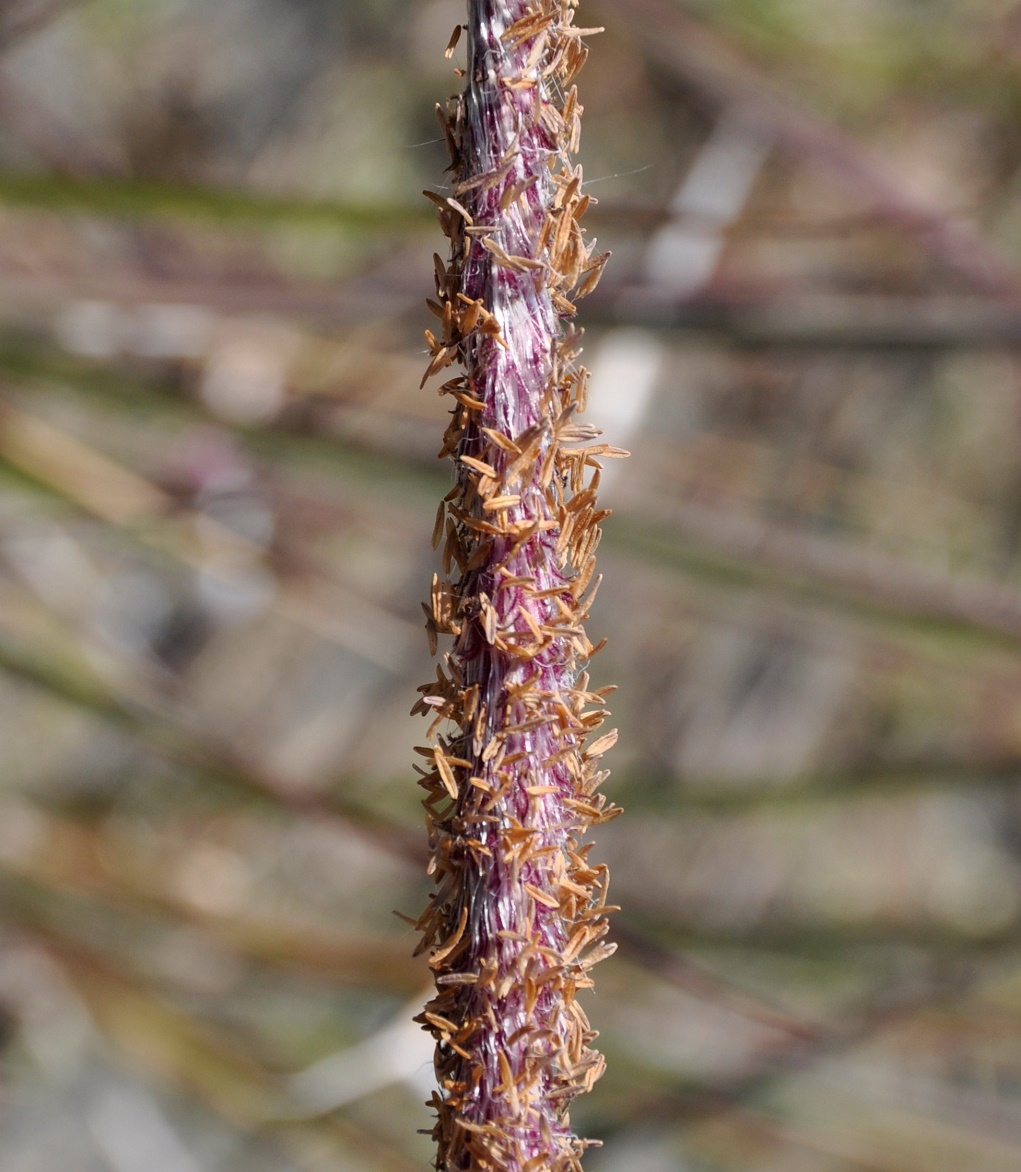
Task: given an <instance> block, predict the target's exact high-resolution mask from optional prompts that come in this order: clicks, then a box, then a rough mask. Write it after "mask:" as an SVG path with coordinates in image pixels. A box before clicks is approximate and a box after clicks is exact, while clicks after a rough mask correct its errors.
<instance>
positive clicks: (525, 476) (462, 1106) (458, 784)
mask: <svg viewBox="0 0 1021 1172" xmlns="http://www.w3.org/2000/svg"><path fill="white" fill-rule="evenodd" d="M468 7H469V21H468V26H467V28H468V71H467V76H468V84H467V89H466V92H465V94H464V95H463V97H462V98H461V99H459V100H458V101H456V102H455V103H454V105H453V107H452V109H451V111H450V114H449V116H448V117H444V119H443V122H444V130H445V133H446V135H447V138H448V143H449V145H450V147H451V155H452V167H451V170H452V172H453V174H454V177H455V180H456V185H455V187H454V195H453V196H452V197H449V198H447V199H443V198H441V197H433V198H434V199H435V201H436V202H437V203H438V204H439V205H440V220H441V224H442V225H443V227H444V230H445V231H446V233H447V235H448V236H449V237H450V240H451V261H450V264H449V267H447V266H444V265H443V263H442V261H439V260H437V289H438V301H437V302H434V303H432V308H433V310H434V312H436V314H437V316H438V317H439V318H440V320H441V322H442V324H443V332H442V337H441V338H436V337H434V336H433V335H432V334H431V333H427V340H428V341H429V343H430V348H431V350H432V354H433V359H432V362H431V363H430V367H429V370H428V371H427V377H428V375H429V374H432V373H435V372H436V371H438V370H441V369H443V368H444V367H446V366H447V365H450V364H451V363H452V362H454V361H455V360H459V361H460V362H461V364H462V365H463V367H464V370H465V373H464V375H463V376H460V377H457V378H454V379H452V380H450V381H449V382H447V383H445V384H444V386H443V387H442V388H441V393H448V394H451V395H453V396H454V398H455V401H456V404H457V405H456V406H455V407H454V409H453V412H452V420H451V424H450V427H449V428H448V430H447V435H446V441H445V445H444V451H443V453H441V454H444V455H445V454H449V455H451V456H452V457H453V459H454V460H455V464H456V485H455V488H454V489H453V491H452V492H451V493H450V494H448V497H447V500H446V502H445V503H446V510H445V514H444V513H443V512H441V516H440V518H439V524H438V531H437V535H438V536H442V535H443V533H444V532H445V534H446V544H445V548H444V569H445V572H448V573H449V572H450V570H451V569H452V567H453V566H455V565H456V567H457V571H458V574H457V577H456V579H455V580H454V581H452V582H441V581H440V580H439V579H436V580H434V584H433V592H432V600H431V606H430V607H428V608H427V616H428V618H427V626H428V627H429V629H430V635H431V637H432V638H433V639H435V633H436V632H437V631H442V632H444V633H448V634H452V635H453V636H454V640H455V641H454V646H453V649H452V650H451V651H450V652H448V653H447V654H446V655H445V656H444V660H445V667H444V668H440V669H439V671H438V673H437V681H436V682H435V683H433V684H430V685H426V686H425V687H424V688H422V689H421V691H422V692H423V698H422V700H420V702H419V704H418V705H416V708H417V709H418V710H420V711H430V710H431V711H432V712H433V713H434V714H435V715H436V717H437V719H436V722H435V723H434V726H433V731H435V730H436V728H437V727H438V726H439V725H440V724H442V723H443V722H444V721H452V722H453V725H454V731H453V735H452V736H450V737H446V738H445V737H443V736H439V737H437V738H436V742H435V744H434V745H433V746H432V747H431V748H427V749H423V750H421V751H422V753H423V754H424V755H426V756H428V757H430V758H431V763H432V766H433V768H432V769H431V771H428V772H427V771H425V770H423V771H422V772H423V785H424V786H425V788H426V790H427V791H428V797H427V798H426V801H425V806H426V809H427V812H428V815H429V820H430V833H431V845H432V849H433V860H432V863H431V866H430V870H431V872H432V873H433V874H434V878H435V881H436V884H437V891H436V893H435V894H434V896H433V898H432V901H431V903H430V906H429V908H428V909H427V910H426V912H425V913H424V915H423V916H422V919H421V921H420V926H421V928H422V930H423V932H424V939H423V945H422V947H423V948H429V949H431V951H432V955H431V960H430V964H431V965H432V967H433V969H434V971H435V972H436V984H437V995H436V997H435V998H434V999H433V1001H432V1002H431V1003H430V1004H429V1006H427V1008H426V1010H425V1012H424V1014H423V1015H422V1018H421V1019H420V1020H422V1021H423V1022H424V1024H426V1025H427V1026H428V1027H429V1028H430V1029H431V1030H432V1032H433V1033H434V1035H435V1037H436V1039H437V1054H436V1069H437V1074H438V1077H439V1081H440V1090H439V1092H438V1093H437V1095H436V1096H435V1098H434V1106H435V1107H436V1111H437V1123H436V1127H435V1137H436V1140H437V1161H436V1166H437V1168H439V1169H442V1170H446V1172H454V1170H457V1172H466V1170H475V1169H479V1170H482V1169H487V1170H488V1169H492V1170H496V1169H500V1170H502V1172H539V1170H540V1169H541V1170H543V1172H546V1170H549V1172H562V1170H567V1169H580V1166H581V1165H580V1155H581V1153H582V1152H583V1151H584V1149H585V1147H586V1146H587V1143H586V1141H584V1140H579V1139H578V1138H577V1137H575V1136H574V1134H573V1133H572V1131H571V1126H570V1121H569V1118H568V1111H567V1108H568V1106H569V1103H570V1101H571V1100H572V1099H573V1098H574V1097H575V1096H576V1095H578V1094H580V1093H581V1092H582V1091H585V1090H588V1089H589V1088H590V1087H591V1085H592V1083H593V1082H594V1081H595V1080H596V1079H597V1078H598V1077H599V1075H600V1074H601V1073H602V1068H603V1060H602V1057H601V1056H600V1055H598V1054H597V1053H595V1052H594V1051H593V1050H591V1049H589V1047H588V1043H589V1042H590V1041H591V1040H592V1039H593V1038H594V1036H595V1035H594V1033H593V1032H592V1031H591V1029H590V1028H589V1024H588V1021H587V1019H586V1017H585V1014H584V1012H583V1010H582V1009H581V1007H580V1006H579V1005H578V1002H577V1000H576V994H577V991H578V990H579V989H582V988H587V987H589V986H590V985H591V979H590V977H589V975H588V970H589V969H590V968H591V966H592V965H593V964H594V963H595V962H596V961H597V960H599V959H601V958H602V957H603V956H605V955H607V954H608V952H609V951H612V948H610V946H607V945H605V944H599V943H598V941H599V940H600V939H601V938H602V936H603V935H604V934H605V932H606V920H605V913H606V908H605V887H606V884H605V870H604V869H603V868H600V867H596V866H592V865H590V864H589V863H588V862H587V858H586V855H587V850H588V848H587V847H582V846H580V845H579V844H580V840H581V836H582V835H583V834H584V832H585V831H586V830H587V829H588V828H589V827H590V826H591V825H592V824H594V823H596V822H600V821H604V820H606V819H607V818H609V817H611V816H612V815H613V814H614V813H616V811H615V810H612V809H608V808H606V806H605V800H604V799H603V797H602V796H601V795H597V794H596V793H595V789H596V786H597V785H598V784H599V782H600V781H601V780H602V777H603V776H604V775H603V774H602V773H600V772H598V771H597V768H596V763H597V761H598V758H599V756H600V755H601V753H602V752H603V751H604V750H605V749H606V748H608V747H609V745H610V744H611V743H612V740H613V739H614V735H613V734H610V735H608V736H605V737H602V738H600V739H599V740H598V741H597V742H595V743H594V744H593V745H591V746H589V747H588V748H587V749H585V748H584V747H583V743H584V741H585V739H586V737H587V736H588V734H589V733H590V732H591V731H593V730H594V729H595V728H597V727H598V726H599V725H600V724H601V722H602V720H603V717H604V713H603V712H602V711H601V705H602V698H601V694H599V693H592V692H590V691H589V690H588V679H587V676H585V675H584V674H582V666H583V665H584V663H585V662H586V661H587V660H588V658H589V657H590V656H591V654H592V653H593V650H594V649H593V647H592V645H591V644H590V642H589V641H588V638H587V637H586V635H585V632H584V630H583V629H582V626H581V623H582V621H583V619H585V618H586V617H587V613H586V612H587V608H588V606H589V605H590V602H591V598H592V594H593V592H594V591H591V590H589V586H590V583H592V581H593V575H594V554H595V549H596V546H597V544H598V539H599V529H598V522H599V521H600V520H601V519H602V517H604V516H605V515H606V514H605V512H599V511H597V509H596V507H595V488H596V486H597V483H598V476H599V464H598V461H597V459H596V457H597V456H599V455H604V456H606V455H617V454H620V453H618V452H616V450H614V449H610V448H607V447H606V446H605V445H597V446H589V447H580V448H579V447H574V448H570V449H569V448H567V447H565V446H564V445H565V444H569V443H570V444H577V443H579V442H580V441H585V440H589V439H591V438H593V437H594V435H595V434H597V433H596V432H595V429H593V428H590V427H585V426H582V425H579V424H577V423H576V422H574V419H573V417H574V415H575V413H576V411H577V410H578V409H579V408H581V407H582V406H583V405H584V392H585V374H584V371H583V370H581V369H580V368H575V367H574V366H573V359H574V352H573V346H574V342H575V339H576V336H574V335H572V336H565V332H564V329H563V325H562V321H563V319H564V318H565V317H568V316H570V315H571V314H572V313H573V310H574V307H573V305H571V303H570V302H569V301H567V299H566V293H567V292H568V291H570V290H571V289H573V288H575V287H576V286H577V287H578V291H579V294H580V293H584V292H587V291H589V289H590V288H592V287H594V285H595V283H596V280H597V279H598V275H599V272H600V271H601V268H602V264H603V262H604V260H605V257H599V258H596V259H593V258H592V255H591V246H589V245H587V244H586V242H585V240H584V237H583V233H582V230H581V228H580V226H579V224H578V220H579V219H580V217H581V215H583V214H584V211H585V208H586V206H587V204H588V202H589V201H588V199H587V197H585V196H583V195H582V194H581V173H580V170H578V171H576V170H575V169H574V168H573V167H572V166H571V165H570V163H569V161H568V158H567V155H568V152H569V150H571V149H573V148H574V147H575V146H576V144H577V138H578V117H579V116H580V113H581V108H580V106H578V104H577V96H576V92H575V91H574V89H573V87H572V88H569V87H570V82H571V80H572V79H573V76H574V75H575V74H576V73H577V71H578V69H580V67H581V65H582V64H583V62H584V57H585V50H584V48H583V47H582V44H581V39H580V36H579V35H578V30H576V29H574V27H573V25H572V23H571V21H572V17H573V9H574V4H573V3H570V2H569V0H540V2H538V3H537V2H536V0H532V2H531V3H528V2H527V0H470V2H469V6H468ZM554 94H558V95H562V97H561V98H560V100H559V101H558V102H556V103H555V102H554V100H553V95H554ZM589 469H591V475H590V479H589V482H588V483H587V484H586V480H585V478H586V476H587V475H589V473H588V471H587V470H589ZM586 591H588V596H587V597H585V595H586ZM593 946H594V947H593Z"/></svg>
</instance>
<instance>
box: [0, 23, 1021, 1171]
mask: <svg viewBox="0 0 1021 1172" xmlns="http://www.w3.org/2000/svg"><path fill="white" fill-rule="evenodd" d="M583 8H584V9H585V18H584V21H583V23H585V24H605V25H606V26H607V31H606V32H605V34H603V35H601V36H600V37H598V38H597V39H594V41H593V45H592V49H593V52H592V57H591V60H590V63H589V65H588V66H587V68H586V72H585V74H584V75H583V77H582V85H581V89H582V100H583V102H584V104H585V106H586V116H585V136H584V143H583V155H582V160H583V162H584V165H585V170H586V176H587V183H588V184H589V185H590V186H591V191H592V194H593V195H594V196H598V198H599V203H598V205H597V206H596V207H594V208H593V210H592V212H591V213H590V215H589V218H588V219H587V221H586V222H587V223H589V224H591V229H590V230H591V232H592V233H593V234H595V235H597V236H598V238H599V241H600V244H601V245H602V246H606V247H610V248H611V249H612V250H613V252H614V254H615V255H614V259H613V261H612V262H611V265H610V267H609V268H608V270H607V274H606V276H605V277H604V279H603V283H602V284H601V286H600V288H599V290H598V291H597V293H596V294H595V295H594V296H593V297H592V298H591V299H590V300H589V301H587V302H585V303H584V305H583V314H582V317H583V324H585V325H586V326H587V330H588V338H587V346H586V351H587V352H586V360H587V361H588V363H589V365H590V366H591V368H592V372H593V384H592V412H591V413H592V416H593V418H594V420H595V421H596V422H601V423H602V425H603V426H604V427H605V428H606V431H607V438H608V440H609V442H611V443H614V444H620V445H623V446H626V447H629V448H631V449H632V450H633V452H634V458H633V459H632V460H630V461H628V462H626V465H624V466H620V467H618V466H613V467H612V468H608V469H607V472H606V480H605V481H604V497H605V499H606V501H607V503H608V504H610V505H611V506H613V507H614V508H615V511H616V516H615V517H614V518H612V519H611V521H610V522H609V524H608V525H607V527H606V536H605V541H604V544H603V549H602V554H601V558H602V561H601V565H602V569H603V572H604V574H605V583H604V585H603V588H602V591H601V594H600V599H599V603H598V605H597V607H596V611H595V614H594V616H593V620H592V623H591V628H590V629H591V632H592V634H593V636H594V637H595V638H598V637H600V636H601V635H603V634H606V635H608V636H609V640H610V641H609V645H608V647H607V649H606V650H605V651H604V652H602V653H601V654H600V655H599V657H598V658H597V659H596V660H595V662H594V664H593V673H594V676H595V677H596V682H597V684H598V685H603V684H607V683H610V682H613V683H616V684H618V685H619V692H618V693H617V694H616V697H615V700H616V703H615V704H614V705H613V707H614V710H615V717H616V719H617V722H618V723H619V725H620V728H621V740H620V745H619V747H618V749H616V750H615V753H614V760H613V761H612V762H611V764H612V765H613V767H614V776H613V778H612V779H611V781H610V783H609V785H610V787H611V788H610V792H611V796H612V797H613V799H614V800H615V801H617V802H619V803H620V804H622V805H623V806H625V808H626V810H627V816H626V817H625V818H622V819H620V820H618V821H617V822H614V823H613V824H612V825H610V826H608V827H606V828H605V831H604V832H603V833H601V834H600V838H599V843H598V847H597V852H598V855H599V857H600V858H602V859H605V860H607V861H609V863H610V865H611V867H612V871H613V883H614V890H613V895H614V897H615V902H617V903H620V904H622V905H623V909H624V910H623V911H622V912H621V913H620V914H619V915H617V916H616V918H615V927H614V931H615V936H616V938H617V940H618V941H619V943H620V946H621V947H620V951H619V953H618V955H617V957H615V958H614V959H613V960H611V961H609V962H607V963H606V964H604V965H602V966H601V971H600V973H599V980H598V987H597V993H596V995H595V996H594V998H593V999H592V1001H591V1004H590V1005H589V1006H588V1007H587V1009H588V1011H589V1013H590V1015H591V1017H592V1018H593V1021H594V1024H595V1025H596V1026H597V1028H599V1029H600V1030H601V1031H602V1039H601V1044H602V1045H603V1047H604V1048H605V1051H606V1053H607V1056H608V1059H609V1073H608V1074H607V1076H606V1077H605V1079H604V1080H603V1082H602V1083H601V1084H599V1086H598V1087H597V1089H596V1091H595V1093H594V1094H593V1095H591V1096H590V1097H589V1098H588V1099H587V1100H585V1101H583V1102H579V1103H578V1105H577V1108H576V1111H575V1118H576V1122H577V1125H578V1127H579V1130H580V1131H581V1132H582V1133H583V1134H588V1135H593V1136H598V1137H600V1138H602V1139H603V1140H604V1141H605V1147H603V1148H602V1149H601V1150H599V1151H594V1152H593V1153H591V1154H590V1156H589V1160H588V1165H589V1166H591V1168H592V1170H593V1172H618V1170H624V1169H628V1170H630V1169H634V1168H637V1169H641V1170H642V1172H663V1170H673V1169H678V1170H684V1172H689V1170H691V1172H694V1170H697V1172H710V1170H711V1172H724V1170H729V1169H733V1170H735V1172H737V1170H741V1172H747V1170H753V1169H754V1170H762V1172H766V1170H767V1169H775V1168H778V1167H783V1168H784V1170H785V1172H839V1170H842V1169H845V1168H846V1169H870V1170H872V1172H915V1170H917V1172H922V1170H925V1172H931V1170H933V1169H938V1170H940V1172H943V1170H947V1172H954V1170H960V1172H977V1170H982V1172H985V1170H989V1172H994V1170H999V1169H1004V1170H1006V1169H1013V1168H1016V1167H1017V1166H1018V1162H1019V1159H1021V1128H1019V1125H1018V1117H1019V1106H1021V1099H1019V1095H1021V1028H1019V1023H1021V800H1019V790H1018V786H1019V782H1021V660H1019V650H1021V560H1019V559H1021V509H1019V507H1018V501H1019V499H1021V377H1019V376H1021V366H1019V357H1018V351H1019V347H1021V276H1019V273H1021V134H1019V122H1018V110H1019V97H1021V90H1019V87H1018V71H1017V61H1018V57H1019V56H1021V8H1018V7H1017V6H1016V5H1014V4H1012V3H1009V2H1008V0H982V2H979V0H972V2H969V3H965V0H940V2H939V3H935V2H927V3H920V2H918V0H912V2H909V0H882V2H878V0H812V2H811V3H808V2H805V0H754V2H749V0H721V2H714V3H705V2H703V0H687V2H685V0H618V2H617V3H614V4H610V3H608V2H606V0H585V4H584V5H583ZM461 11H462V10H461V7H460V5H459V3H458V0H424V2H420V3H417V4H412V3H408V2H407V0H387V2H385V3H384V2H382V0H343V2H338V0H300V2H298V0H218V2H217V3H216V4H215V5H209V4H202V3H199V2H198V0H153V2H152V3H149V4H145V5H140V4H135V3H125V2H124V0H12V2H11V3H10V4H8V5H6V6H4V7H3V11H2V12H0V53H2V56H0V102H2V104H3V107H4V110H5V113H6V117H5V118H4V119H3V122H2V125H0V274H2V277H3V280H2V283H0V672H2V675H0V694H2V700H3V703H2V706H0V737H2V743H3V745H4V754H3V756H4V762H5V769H4V773H3V782H2V785H0V806H2V817H0V935H2V937H3V948H2V949H0V1044H2V1051H0V1062H2V1077H3V1081H4V1095H3V1099H2V1102H0V1167H2V1168H3V1169H4V1172H57V1170H58V1169H59V1170H61V1172H63V1170H64V1169H66V1168H72V1167H73V1168H74V1169H75V1170H76V1172H111V1170H112V1172H152V1170H153V1169H159V1170H160V1172H232V1170H234V1169H241V1168H244V1169H245V1172H258V1170H259V1169H263V1168H264V1169H267V1170H269V1169H274V1170H275V1172H282V1170H285V1169H286V1170H290V1169H295V1170H298V1169H300V1170H306V1169H307V1170H316V1172H326V1170H330V1172H333V1170H339V1169H355V1168H357V1169H360V1170H375V1169H380V1170H383V1169H413V1168H421V1167H423V1166H425V1165H427V1164H428V1162H429V1146H430V1145H429V1142H428V1140H427V1139H426V1138H425V1137H423V1136H421V1135H418V1134H416V1129H418V1128H424V1127H428V1126H429V1118H428V1113H427V1111H426V1109H425V1108H424V1106H423V1105H422V1104H423V1101H424V1099H425V1098H426V1097H427V1094H428V1087H429V1060H430V1059H429V1047H428V1044H427V1041H426V1038H425V1035H424V1034H421V1032H420V1031H418V1030H417V1028H416V1027H414V1026H413V1025H411V1024H410V1018H411V1016H412V1015H413V1013H414V1012H416V1008H417V1006H418V1005H420V1004H421V1002H422V1000H423V998H424V996H425V991H426V988H427V986H428V974H427V973H426V971H425V969H424V966H423V964H422V963H421V961H420V960H416V959H413V958H412V956H411V953H412V951H413V948H414V944H415V937H414V934H413V933H412V932H411V930H410V929H409V928H407V926H406V925H405V924H404V923H403V921H401V920H400V919H398V918H395V917H394V916H393V915H392V914H391V911H392V909H395V908H396V909H398V910H399V911H401V912H403V913H410V914H417V912H418V910H419V909H420V908H421V906H422V904H423V901H424V899H425V895H426V889H427V885H426V883H425V881H424V876H423V865H424V855H425V851H424V847H425V843H424V833H423V831H422V830H421V828H420V810H419V809H418V805H417V802H418V796H417V791H416V788H415V786H414V782H413V774H412V771H411V768H410V766H411V762H412V761H413V746H414V744H415V742H416V740H417V739H418V738H419V737H420V736H421V732H422V730H421V729H420V728H418V727H416V725H415V723H414V722H412V721H410V720H409V718H408V716H407V711H408V709H409V708H410V706H411V704H412V702H413V700H414V696H415V688H416V687H417V685H418V684H419V683H421V682H422V681H424V680H425V679H427V678H428V677H429V676H430V675H431V674H432V671H433V670H434V669H433V667H432V666H431V665H430V663H429V660H428V654H427V648H426V640H425V637H424V632H423V631H422V629H421V625H420V624H421V618H420V609H419V600H420V598H421V597H422V596H423V595H424V593H425V592H426V589H427V584H428V581H429V577H430V575H431V573H432V569H433V554H432V551H431V550H430V547H429V535H430V532H431V530H432V524H433V516H434V512H435V508H436V504H437V502H438V500H439V498H440V497H441V496H442V495H443V493H444V492H445V491H446V488H447V485H448V474H447V472H446V470H445V467H444V466H443V465H441V464H438V463H437V462H436V460H435V453H436V451H437V450H438V448H439V443H440V435H441V432H442V429H443V424H444V416H443V406H442V404H441V402H440V401H439V400H438V399H437V398H436V396H435V395H434V393H433V391H432V389H431V388H426V390H424V391H419V390H418V389H417V388H418V385H419V379H420V375H421V370H422V368H423V365H424V358H423V353H424V347H423V344H422V341H421V331H422V329H423V328H424V327H425V326H426V325H428V315H427V311H426V310H425V308H424V298H425V296H427V295H428V294H429V293H430V292H431V289H430V281H431V273H432V262H431V254H432V252H433V251H434V250H436V249H438V248H439V247H440V243H439V234H438V232H437V231H436V230H435V227H434V224H433V218H432V213H431V210H430V207H429V205H428V204H427V203H426V201H424V200H421V199H420V198H419V197H418V192H419V191H420V190H421V189H422V188H424V187H433V188H435V187H438V186H440V185H442V183H443V181H444V179H443V168H444V166H445V158H444V151H443V148H442V143H440V142H439V141H438V134H437V129H436V123H435V120H434V116H433V107H434V104H435V103H436V102H437V101H442V100H443V98H444V97H445V96H446V95H447V94H448V93H450V92H452V91H453V90H454V89H455V88H456V87H457V85H458V82H457V79H456V78H455V77H453V76H452V73H451V68H450V64H451V63H450V62H446V61H444V59H443V53H442V50H443V46H444V45H445V44H446V43H447V38H448V36H449V33H450V30H451V28H452V27H453V25H454V24H455V23H457V22H458V21H459V20H460V19H461ZM455 63H456V54H455Z"/></svg>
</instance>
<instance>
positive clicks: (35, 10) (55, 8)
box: [0, 0, 82, 53]
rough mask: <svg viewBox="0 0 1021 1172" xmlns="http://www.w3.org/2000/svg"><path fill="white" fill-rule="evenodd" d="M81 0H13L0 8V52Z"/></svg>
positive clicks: (12, 46)
mask: <svg viewBox="0 0 1021 1172" xmlns="http://www.w3.org/2000/svg"><path fill="white" fill-rule="evenodd" d="M81 3H82V0H14V2H13V3H7V4H4V5H3V7H2V8H0V53H6V52H7V51H8V50H10V49H12V48H14V46H15V45H16V44H18V42H19V41H23V40H24V39H25V38H26V37H30V36H32V35H33V34H34V33H37V32H40V31H41V30H42V29H44V28H45V27H46V26H47V25H48V24H50V23H51V22H52V21H54V20H56V19H57V18H58V17H60V16H63V15H64V13H65V12H69V11H70V10H71V9H72V8H76V7H77V6H78V5H79V4H81Z"/></svg>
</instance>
